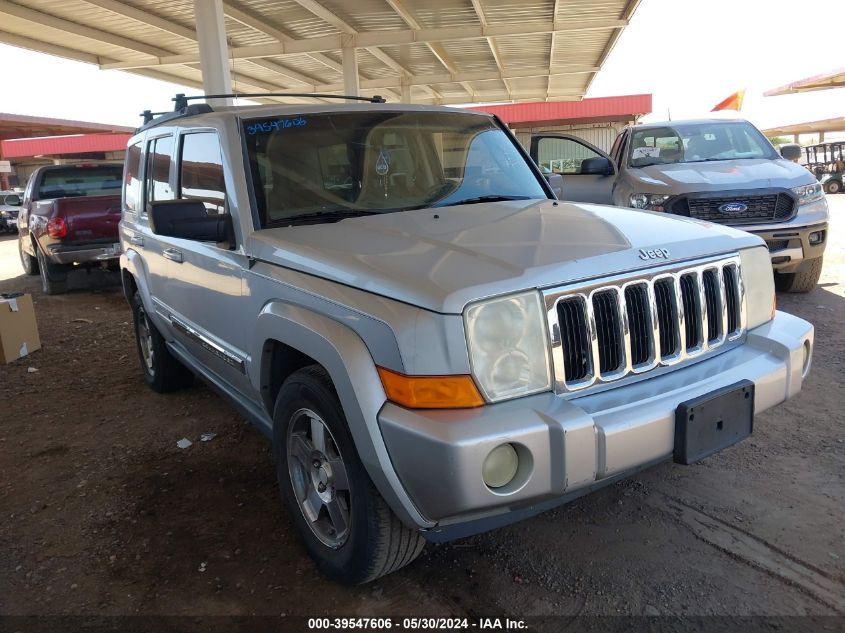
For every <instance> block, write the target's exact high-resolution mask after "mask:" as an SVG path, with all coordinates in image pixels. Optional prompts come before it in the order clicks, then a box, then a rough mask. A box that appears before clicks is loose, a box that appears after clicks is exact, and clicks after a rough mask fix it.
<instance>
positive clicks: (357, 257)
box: [248, 200, 761, 314]
mask: <svg viewBox="0 0 845 633" xmlns="http://www.w3.org/2000/svg"><path fill="white" fill-rule="evenodd" d="M760 243H761V242H760V239H759V238H757V237H754V236H752V235H750V234H748V233H744V232H741V231H737V230H734V229H730V228H728V227H724V226H720V225H716V224H708V223H704V222H698V221H696V220H690V219H688V218H679V217H677V216H669V215H664V214H660V213H649V212H643V211H635V210H633V209H622V208H618V207H607V206H600V205H587V204H573V203H565V202H554V201H552V200H520V201H512V202H496V203H490V204H473V205H464V206H456V207H443V208H438V209H418V210H413V211H404V212H399V213H389V214H385V215H373V216H365V217H360V218H349V219H345V220H341V221H340V222H335V223H331V224H314V225H305V226H292V227H286V228H274V229H265V230H262V231H256V232H255V233H253V234H252V236H251V237H250V240H249V243H248V249H249V253H250V255H252V256H253V257H255V258H257V259H259V260H262V261H265V262H268V263H271V264H277V265H280V266H284V267H287V268H292V269H295V270H299V271H302V272H304V273H308V274H312V275H317V276H319V277H323V278H326V279H331V280H334V281H337V282H339V283H342V284H345V285H348V286H353V287H355V288H360V289H362V290H367V291H369V292H373V293H376V294H379V295H383V296H386V297H389V298H392V299H396V300H399V301H403V302H405V303H410V304H413V305H416V306H419V307H422V308H425V309H428V310H432V311H435V312H441V313H452V314H459V313H461V312H462V311H463V309H464V306H465V305H466V304H467V303H470V302H472V301H475V300H477V299H481V298H484V297H490V296H494V295H500V294H506V293H510V292H517V291H520V290H526V289H530V288H546V287H554V286H558V285H561V284H564V283H567V282H572V281H578V280H583V279H588V278H592V277H600V276H605V275H611V274H615V273H621V272H628V271H633V270H637V269H643V268H648V267H653V266H658V265H662V264H665V263H666V260H665V259H658V260H648V261H644V260H643V259H641V258H640V253H639V249H649V248H662V249H667V250H668V251H669V261H683V260H688V259H692V258H697V257H704V256H707V255H714V254H721V253H726V252H730V251H734V250H736V249H738V248H741V247H746V246H757V245H759V244H760Z"/></svg>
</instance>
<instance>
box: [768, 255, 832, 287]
mask: <svg viewBox="0 0 845 633" xmlns="http://www.w3.org/2000/svg"><path fill="white" fill-rule="evenodd" d="M823 261H824V257H817V258H816V259H811V260H809V261H806V262H804V264H803V265H802V266H801V270H799V271H798V272H794V273H779V272H777V271H775V287H776V288H777V289H778V290H779V291H780V292H810V291H811V290H812V289H813V288H815V287H816V284H817V283H819V277H821V275H822V264H823Z"/></svg>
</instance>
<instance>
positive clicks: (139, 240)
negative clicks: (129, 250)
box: [129, 235, 144, 246]
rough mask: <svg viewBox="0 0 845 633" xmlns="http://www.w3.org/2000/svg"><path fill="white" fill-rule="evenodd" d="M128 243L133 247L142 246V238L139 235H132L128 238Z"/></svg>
mask: <svg viewBox="0 0 845 633" xmlns="http://www.w3.org/2000/svg"><path fill="white" fill-rule="evenodd" d="M129 243H130V244H132V245H133V246H143V245H144V238H143V237H141V236H140V235H133V236H132V237H130V238H129Z"/></svg>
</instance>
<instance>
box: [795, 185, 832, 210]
mask: <svg viewBox="0 0 845 633" xmlns="http://www.w3.org/2000/svg"><path fill="white" fill-rule="evenodd" d="M792 193H794V194H795V195H796V196H798V206H799V207H800V206H803V205H805V204H810V203H811V202H816V201H817V200H821V199H822V198H824V187H823V186H822V184H821V183H820V182H814V183H813V184H812V185H801V186H800V187H793V188H792Z"/></svg>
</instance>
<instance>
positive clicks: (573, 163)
mask: <svg viewBox="0 0 845 633" xmlns="http://www.w3.org/2000/svg"><path fill="white" fill-rule="evenodd" d="M598 156H599V154H597V153H596V152H594V151H593V150H591V149H590V148H589V147H587V146H586V145H583V144H581V143H579V142H578V141H574V140H572V139H568V138H556V137H553V136H547V137H544V138H541V139H540V141H539V144H538V146H537V162H538V163H539V164H540V167H545V168H546V169H548V170H549V171H551V172H552V173H555V174H580V173H581V163H582V162H583V161H584V160H585V159H587V158H597V157H598Z"/></svg>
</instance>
